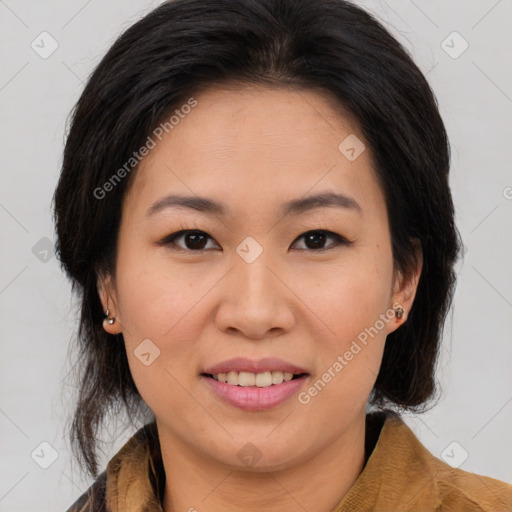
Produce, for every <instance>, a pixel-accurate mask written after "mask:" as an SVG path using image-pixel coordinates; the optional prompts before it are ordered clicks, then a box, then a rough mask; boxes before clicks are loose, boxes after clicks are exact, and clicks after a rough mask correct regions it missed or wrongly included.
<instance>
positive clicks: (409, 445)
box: [386, 417, 512, 512]
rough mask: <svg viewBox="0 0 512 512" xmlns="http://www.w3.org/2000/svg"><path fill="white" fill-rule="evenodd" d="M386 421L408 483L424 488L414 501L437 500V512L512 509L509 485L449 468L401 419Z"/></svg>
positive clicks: (508, 511)
mask: <svg viewBox="0 0 512 512" xmlns="http://www.w3.org/2000/svg"><path fill="white" fill-rule="evenodd" d="M386 423H387V424H388V428H389V431H388V435H389V436H390V437H391V438H393V437H394V436H395V435H396V438H395V441H398V439H400V442H401V444H402V447H403V450H400V451H401V457H403V459H404V460H407V459H409V461H408V462H409V464H408V467H409V476H408V477H407V478H408V479H409V480H410V483H411V484H420V483H421V485H423V484H424V485H425V487H424V490H423V491H422V492H420V493H419V494H418V499H419V501H418V503H421V502H422V499H423V498H426V499H427V501H428V499H431V500H432V502H435V501H437V503H438V508H436V509H435V510H437V511H439V512H441V511H443V512H444V511H451V510H457V511H460V512H464V511H471V512H491V511H492V512H510V511H512V485H510V484H508V483H506V482H502V481H500V480H496V479H494V478H491V477H488V476H483V475H478V474H476V473H471V472H469V471H464V470H462V469H460V468H455V467H452V466H451V465H449V464H448V463H446V462H445V461H443V460H441V459H440V458H438V457H436V456H434V455H433V454H432V453H430V451H428V450H427V448H426V447H425V446H424V445H423V444H422V443H421V442H420V441H419V439H418V438H417V437H416V436H415V435H414V433H413V432H412V430H411V429H410V428H409V427H408V426H407V425H406V424H405V423H404V422H403V421H402V420H401V419H398V418H396V417H395V418H389V419H388V421H387V422H386ZM391 430H392V431H393V432H391ZM413 461H414V462H413ZM403 469H404V470H405V469H406V468H405V467H404V468H403ZM413 501H415V500H413Z"/></svg>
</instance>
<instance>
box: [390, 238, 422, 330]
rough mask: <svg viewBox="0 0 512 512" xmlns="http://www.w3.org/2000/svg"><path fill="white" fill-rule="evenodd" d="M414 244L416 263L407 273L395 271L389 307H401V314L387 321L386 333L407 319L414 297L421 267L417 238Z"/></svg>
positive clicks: (420, 248) (420, 250) (419, 247)
mask: <svg viewBox="0 0 512 512" xmlns="http://www.w3.org/2000/svg"><path fill="white" fill-rule="evenodd" d="M413 244H414V246H415V255H416V264H415V266H414V267H413V268H412V269H410V270H409V272H408V273H407V275H404V274H402V273H401V272H398V271H397V272H396V276H395V281H394V287H393V296H392V300H391V304H390V308H391V309H393V310H395V311H396V310H397V309H398V308H402V309H403V311H404V312H403V316H402V317H401V318H398V317H395V320H394V321H391V322H388V324H387V325H388V334H390V333H391V332H393V331H395V330H396V329H398V328H399V327H400V326H401V325H402V324H403V323H405V322H406V321H407V316H408V313H409V311H411V308H412V304H413V302H414V298H415V297H416V291H417V289H418V283H419V280H420V276H421V271H422V269H423V250H422V247H421V243H420V241H419V240H416V239H415V240H414V241H413Z"/></svg>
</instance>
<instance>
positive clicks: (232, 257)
mask: <svg viewBox="0 0 512 512" xmlns="http://www.w3.org/2000/svg"><path fill="white" fill-rule="evenodd" d="M448 171H449V146H448V140H447V135H446V132H445V128H444V125H443V122H442V120H441V118H440V115H439V112H438V109H437V105H436V101H435V98H434V96H433V94H432V91H431V89H430V87H429V85H428V84H427V82H426V80H425V78H424V77H423V75H422V74H421V72H420V71H419V70H418V68H417V66H416V65H415V64H414V63H413V62H412V60H411V59H410V57H409V56H408V55H407V53H406V52H405V51H404V49H403V48H402V47H401V46H400V45H399V44H398V42H397V41H396V40H395V39H394V38H393V37H392V36H391V35H390V34H389V33H388V32H387V31H386V30H385V29H384V28H383V27H382V26H381V25H380V24H379V23H378V22H377V21H376V20H375V19H373V18H372V17H371V16H370V15H369V14H367V13H366V12H365V11H363V10H361V9H360V8H358V7H356V6H354V5H352V4H350V3H348V2H345V1H343V0H293V1H292V0H259V1H257V2H256V1H249V0H220V1H216V2H198V1H194V0H175V1H171V2H166V3H164V4H162V5H161V6H160V7H158V8H157V9H155V10H154V11H153V12H151V13H150V14H148V15H147V16H146V17H145V18H143V19H142V20H140V21H139V22H137V23H136V24H135V25H133V26H132V27H131V28H129V29H128V30H127V31H126V32H125V33H124V34H122V35H121V37H120V38H119V39H118V40H117V41H116V43H115V44H114V45H113V47H112V48H111V49H110V50H109V52H108V53H107V55H106V56H105V57H104V58H103V60H102V61H101V63H100V64H99V66H98V67H97V69H96V70H95V72H94V73H93V74H92V76H91V77H90V79H89V81H88V84H87V86H86V88H85V90H84V92H83V94H82V96H81V98H80V99H79V101H78V104H77V106H76V108H75V111H74V117H73V122H72V125H71V129H70V132H69V136H68V139H67V143H66V148H65V153H64V161H63V167H62V173H61V177H60V180H59V183H58V186H57V189H56V192H55V198H54V202H55V221H56V227H57V234H58V243H57V249H58V255H59V257H60V260H61V262H62V265H63V268H64V269H65V271H66V272H67V274H68V276H69V277H70V278H71V280H72V282H73V285H74V288H75V289H76V290H77V291H78V292H79V293H80V296H81V300H82V309H81V320H80V330H79V341H80V347H81V357H82V359H81V363H82V364H81V367H82V374H81V386H80V394H79V399H78V403H77V406H76V410H75V416H74V421H73V425H72V431H71V440H72V442H73V446H74V448H75V449H76V451H77V457H78V459H79V460H80V461H81V463H82V464H83V467H84V468H85V469H86V470H87V471H89V473H90V474H91V475H92V476H94V478H96V481H95V482H94V484H93V485H92V486H91V487H90V489H88V490H87V492H85V493H84V494H83V496H81V497H80V498H79V499H78V500H77V502H75V503H74V504H73V505H72V506H71V508H70V509H69V510H70V511H78V510H82V511H85V510H88V511H93V510H110V511H115V512H117V511H140V510H147V511H149V510H152V511H153V510H154V511H162V510H165V511H166V512H171V511H172V512H174V511H178V510H180V511H181V510H183V511H196V510H197V511H201V510H207V511H209V512H214V511H218V510H223V511H229V510H244V511H253V510H269V511H270V510H272V511H273V510H279V511H296V510H309V511H318V512H329V511H336V512H342V511H343V512H347V511H353V510H358V511H360V510H365V511H366V510H381V511H384V510H386V511H391V510H392V511H420V510H421V511H423V510H425V511H426V510H428V511H431V510H493V511H498V510H503V511H505V510H510V509H511V507H512V486H510V485H508V484H506V483H504V482H500V481H498V480H495V479H492V478H489V477H483V476H479V475H475V474H472V473H468V472H465V471H463V470H460V469H453V468H452V467H451V466H449V465H448V464H446V463H444V462H443V461H441V460H439V459H437V458H435V457H434V456H432V455H431V454H430V453H429V452H428V451H427V450H426V449H425V448H424V447H423V446H422V445H421V443H420V442H419V441H418V439H417V438H416V437H415V436H414V434H413V433H412V431H411V430H410V429H409V428H408V427H407V426H406V425H405V423H404V422H403V421H402V420H401V419H400V416H399V414H398V412H399V411H400V410H421V408H422V407H425V406H426V404H427V403H428V401H429V399H431V398H432V396H433V393H434V366H435V361H436V357H437V353H438V348H439V342H440V337H441V333H442V328H443V325H444V320H445V317H446V314H447V311H448V309H449V306H450V303H451V299H452V294H453V289H454V284H455V273H454V264H455V262H456V260H457V257H458V253H459V248H460V241H459V236H458V233H457V230H456V227H455V225H454V209H453V203H452V198H451V193H450V189H449V185H448ZM119 405H122V406H123V407H125V408H126V410H127V411H128V413H129V417H130V419H131V420H133V418H135V416H136V415H137V413H141V412H143V413H146V414H147V417H148V418H149V421H148V422H147V423H146V424H145V425H143V426H142V427H140V425H139V427H140V428H139V430H138V431H137V432H136V433H135V434H134V435H133V437H131V439H130V440H129V441H128V442H127V443H126V444H125V445H124V446H123V448H122V449H121V450H120V451H119V452H118V453H117V454H116V455H115V456H114V457H113V458H112V459H111V460H110V462H109V464H108V466H107V468H106V469H105V470H104V471H103V472H102V473H101V474H99V475H98V464H97V458H96V435H97V431H98V427H99V426H100V425H101V423H102V421H103V419H104V417H105V416H106V414H107V413H108V412H114V413H115V414H118V412H119Z"/></svg>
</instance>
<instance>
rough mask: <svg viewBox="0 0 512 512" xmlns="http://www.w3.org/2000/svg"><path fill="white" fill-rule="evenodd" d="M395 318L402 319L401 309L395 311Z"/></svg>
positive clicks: (402, 312)
mask: <svg viewBox="0 0 512 512" xmlns="http://www.w3.org/2000/svg"><path fill="white" fill-rule="evenodd" d="M395 316H396V317H397V318H402V317H403V316H404V310H403V309H402V308H396V309H395Z"/></svg>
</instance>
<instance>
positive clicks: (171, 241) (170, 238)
mask: <svg viewBox="0 0 512 512" xmlns="http://www.w3.org/2000/svg"><path fill="white" fill-rule="evenodd" d="M181 227H182V228H183V226H181ZM189 233H194V234H200V235H206V236H207V237H208V238H209V239H210V240H214V239H213V238H212V237H211V236H210V235H209V234H208V233H205V232H204V231H202V230H200V229H181V230H180V231H176V232H175V233H171V234H170V235H167V236H166V237H164V238H163V239H162V240H160V241H159V242H157V243H158V245H162V246H167V247H169V246H174V247H173V248H172V250H177V251H180V250H181V251H185V252H197V253H201V252H203V251H206V250H209V249H197V250H193V249H188V248H183V247H179V246H176V244H175V241H176V240H177V239H178V238H181V237H182V236H184V235H187V234H189ZM317 233H322V234H325V235H327V237H330V238H333V239H334V240H335V241H336V243H335V244H334V245H332V246H331V247H324V248H321V249H308V248H306V249H297V250H299V251H308V252H325V251H328V250H331V249H335V248H336V247H339V246H340V245H345V246H348V245H351V244H352V243H353V242H352V241H350V240H347V239H346V238H345V237H343V236H341V235H338V234H337V233H333V232H332V231H328V230H325V229H313V230H309V231H306V232H304V233H302V234H301V235H299V236H298V237H297V238H296V239H295V241H296V240H299V239H301V238H302V237H304V236H306V235H310V234H317ZM295 241H294V243H295Z"/></svg>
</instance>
